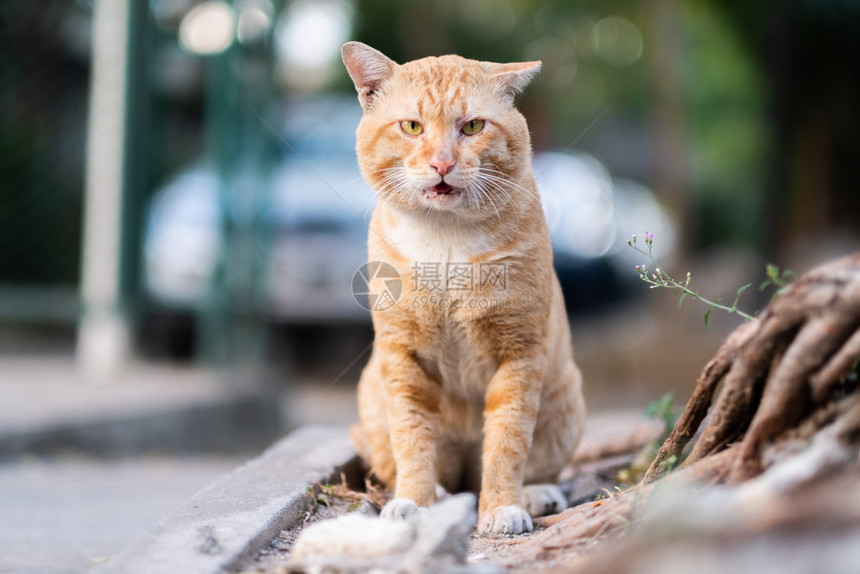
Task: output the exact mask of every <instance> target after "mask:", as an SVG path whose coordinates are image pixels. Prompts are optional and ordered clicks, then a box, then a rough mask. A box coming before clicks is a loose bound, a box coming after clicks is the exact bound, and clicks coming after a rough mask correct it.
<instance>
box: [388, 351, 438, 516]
mask: <svg viewBox="0 0 860 574" xmlns="http://www.w3.org/2000/svg"><path fill="white" fill-rule="evenodd" d="M385 356H386V357H387V359H386V360H385V361H384V363H383V366H382V375H383V377H384V379H385V381H386V384H385V386H386V397H385V405H386V411H387V413H388V428H389V432H390V436H391V450H392V455H393V456H394V464H395V469H396V478H395V485H394V499H393V500H391V501H390V502H389V503H388V504H386V505H385V508H383V510H382V515H383V516H384V517H388V518H405V517H406V516H408V515H409V514H412V513H413V512H415V510H417V509H418V507H420V506H425V507H426V506H430V505H431V504H433V502H435V500H436V483H437V476H436V438H437V434H438V425H439V392H440V385H439V383H438V382H437V381H436V380H434V379H433V378H432V377H431V376H430V375H428V374H427V372H426V371H425V370H424V369H423V368H422V367H421V365H420V364H418V361H417V359H416V358H415V355H414V354H413V353H411V352H409V350H408V349H405V348H402V347H400V346H397V347H389V348H388V349H387V352H386V353H385Z"/></svg>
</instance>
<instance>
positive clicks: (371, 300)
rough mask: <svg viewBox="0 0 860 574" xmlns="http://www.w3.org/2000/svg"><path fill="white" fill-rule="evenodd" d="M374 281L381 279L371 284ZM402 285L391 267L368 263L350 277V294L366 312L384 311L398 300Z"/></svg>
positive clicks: (379, 262)
mask: <svg viewBox="0 0 860 574" xmlns="http://www.w3.org/2000/svg"><path fill="white" fill-rule="evenodd" d="M375 279H381V281H377V282H376V283H375V284H373V282H374V280H375ZM402 292H403V283H402V281H401V280H400V274H399V273H398V272H397V269H395V268H394V266H393V265H390V264H388V263H385V262H384V261H368V262H367V263H365V264H364V265H362V266H361V267H359V268H358V271H356V272H355V275H353V276H352V294H353V296H354V297H355V300H356V301H358V304H359V305H361V306H362V307H364V308H365V309H367V310H368V311H385V310H386V309H390V308H391V307H393V306H394V304H395V303H397V300H398V299H400V294H401V293H402Z"/></svg>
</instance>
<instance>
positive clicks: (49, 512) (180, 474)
mask: <svg viewBox="0 0 860 574" xmlns="http://www.w3.org/2000/svg"><path fill="white" fill-rule="evenodd" d="M242 462H243V459H242V458H239V457H195V458H182V459H180V458H176V457H166V456H161V457H152V456H150V457H143V458H135V459H127V460H112V461H106V460H92V459H85V458H79V457H76V458H65V457H63V458H50V459H45V458H41V459H40V458H34V457H30V458H27V459H25V460H19V461H16V462H7V463H6V464H2V465H0V573H2V574H6V573H9V574H11V573H15V574H81V573H83V572H86V571H88V570H89V569H90V568H92V567H93V566H94V565H95V564H97V563H99V562H101V561H104V560H107V559H108V558H109V557H111V556H113V555H115V554H116V553H118V552H120V551H121V550H122V549H123V548H125V547H126V546H127V545H128V544H129V543H130V542H131V541H132V540H134V539H135V538H136V537H138V536H141V535H143V534H145V533H146V532H148V531H150V530H151V529H152V528H153V527H154V526H155V524H156V523H157V522H158V521H159V520H161V519H162V518H163V517H164V516H165V515H166V514H167V513H169V512H170V511H171V510H173V509H174V508H176V507H177V506H179V505H180V504H182V503H183V502H185V501H186V500H188V499H189V498H191V497H192V496H193V495H194V494H195V493H196V492H198V491H199V490H201V489H202V488H204V487H205V486H207V485H208V484H210V483H212V482H214V481H215V480H217V479H218V478H219V477H221V476H223V475H225V474H227V473H229V472H230V471H232V470H233V469H234V468H236V467H237V466H239V465H240V464H241V463H242Z"/></svg>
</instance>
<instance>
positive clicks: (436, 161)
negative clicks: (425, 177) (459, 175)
mask: <svg viewBox="0 0 860 574" xmlns="http://www.w3.org/2000/svg"><path fill="white" fill-rule="evenodd" d="M455 165H457V162H456V161H455V160H454V158H447V157H439V156H436V157H434V158H433V159H431V160H430V167H432V168H433V169H435V170H436V173H438V174H439V175H447V174H448V173H449V172H450V171H451V170H452V169H454V166H455Z"/></svg>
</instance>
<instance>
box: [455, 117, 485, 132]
mask: <svg viewBox="0 0 860 574" xmlns="http://www.w3.org/2000/svg"><path fill="white" fill-rule="evenodd" d="M482 129H484V120H469V121H468V122H466V123H464V124H463V127H462V128H460V131H461V132H463V133H464V134H466V135H467V136H473V135H475V134H476V133H478V132H479V131H481V130H482Z"/></svg>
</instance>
